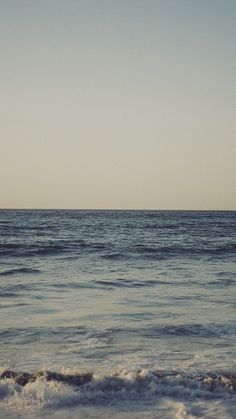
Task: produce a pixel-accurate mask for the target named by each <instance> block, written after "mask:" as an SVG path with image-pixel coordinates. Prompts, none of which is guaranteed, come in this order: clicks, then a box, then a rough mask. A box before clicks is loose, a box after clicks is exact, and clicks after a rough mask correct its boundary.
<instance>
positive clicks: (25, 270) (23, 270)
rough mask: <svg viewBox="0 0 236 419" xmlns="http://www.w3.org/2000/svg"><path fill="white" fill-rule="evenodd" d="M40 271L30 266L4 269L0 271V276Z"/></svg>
mask: <svg viewBox="0 0 236 419" xmlns="http://www.w3.org/2000/svg"><path fill="white" fill-rule="evenodd" d="M40 272H41V271H40V270H39V269H32V268H15V269H6V270H5V271H2V272H0V276H11V275H22V274H38V273H40Z"/></svg>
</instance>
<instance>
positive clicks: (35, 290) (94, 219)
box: [0, 210, 236, 418]
mask: <svg viewBox="0 0 236 419" xmlns="http://www.w3.org/2000/svg"><path fill="white" fill-rule="evenodd" d="M0 297H1V298H0V341H1V346H0V360H1V368H2V369H1V370H0V399H1V401H0V406H1V410H0V417H4V418H5V417H12V418H13V417H17V416H22V417H27V416H29V417H47V416H48V417H56V418H57V417H63V418H65V417H68V418H69V417H76V418H85V417H88V418H92V417H93V418H95V417H98V418H100V417H101V418H110V417H115V418H159V417H160V418H174V417H178V418H181V417H183V418H185V417H186V418H187V417H188V418H194V417H207V418H208V417H209V418H222V417H223V418H234V417H236V362H235V355H236V212H183V211H182V212H178V211H173V212H171V211H19V210H18V211H13V210H1V211H0ZM83 377H89V379H86V380H84V378H83Z"/></svg>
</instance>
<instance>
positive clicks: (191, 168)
mask: <svg viewBox="0 0 236 419" xmlns="http://www.w3.org/2000/svg"><path fill="white" fill-rule="evenodd" d="M235 17H236V1H231V0H221V1H219V0H175V1H174V0H172V1H170V0H162V1H158V0H156V1H154V0H142V1H141V0H126V1H123V0H116V1H115V0H93V1H92V0H84V1H80V0H63V1H61V0H40V1H37V0H28V1H25V0H21V1H19V0H15V1H13V0H0V52H1V55H0V60H1V66H0V92H1V95H0V114H1V124H0V143H1V153H0V207H1V208H4V207H5V208H8V207H11V208H147V209H149V208H150V209H236V163H235V162H236V142H235V74H236V73H235V70H236V68H235V32H236V29H235V28H236V24H235V23H236V19H235Z"/></svg>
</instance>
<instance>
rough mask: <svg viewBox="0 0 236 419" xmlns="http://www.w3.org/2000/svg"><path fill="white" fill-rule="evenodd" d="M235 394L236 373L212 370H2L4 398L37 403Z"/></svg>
mask: <svg viewBox="0 0 236 419" xmlns="http://www.w3.org/2000/svg"><path fill="white" fill-rule="evenodd" d="M235 395H236V374H234V373H231V372H223V371H221V372H209V373H201V372H198V373H193V374H188V373H184V372H179V371H151V370H146V369H140V370H138V371H128V370H121V371H117V372H114V373H112V374H107V375H96V374H94V373H92V372H85V373H81V372H67V371H65V372H53V371H47V370H44V371H39V372H36V373H27V372H14V371H10V370H2V372H1V373H0V399H1V400H2V402H4V403H5V404H11V403H13V402H16V399H18V403H19V402H20V403H23V404H24V405H27V404H29V405H30V404H33V405H35V406H37V407H45V406H47V407H48V406H50V407H60V406H71V405H83V404H89V405H90V404H92V405H94V404H95V405H96V404H100V405H106V404H109V403H110V402H111V401H112V403H116V402H121V401H142V402H145V401H148V402H151V403H154V402H156V401H157V400H158V399H160V397H171V398H173V399H178V400H180V399H181V400H193V399H196V398H198V399H204V400H213V399H219V398H222V397H223V398H224V399H230V398H235Z"/></svg>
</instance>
